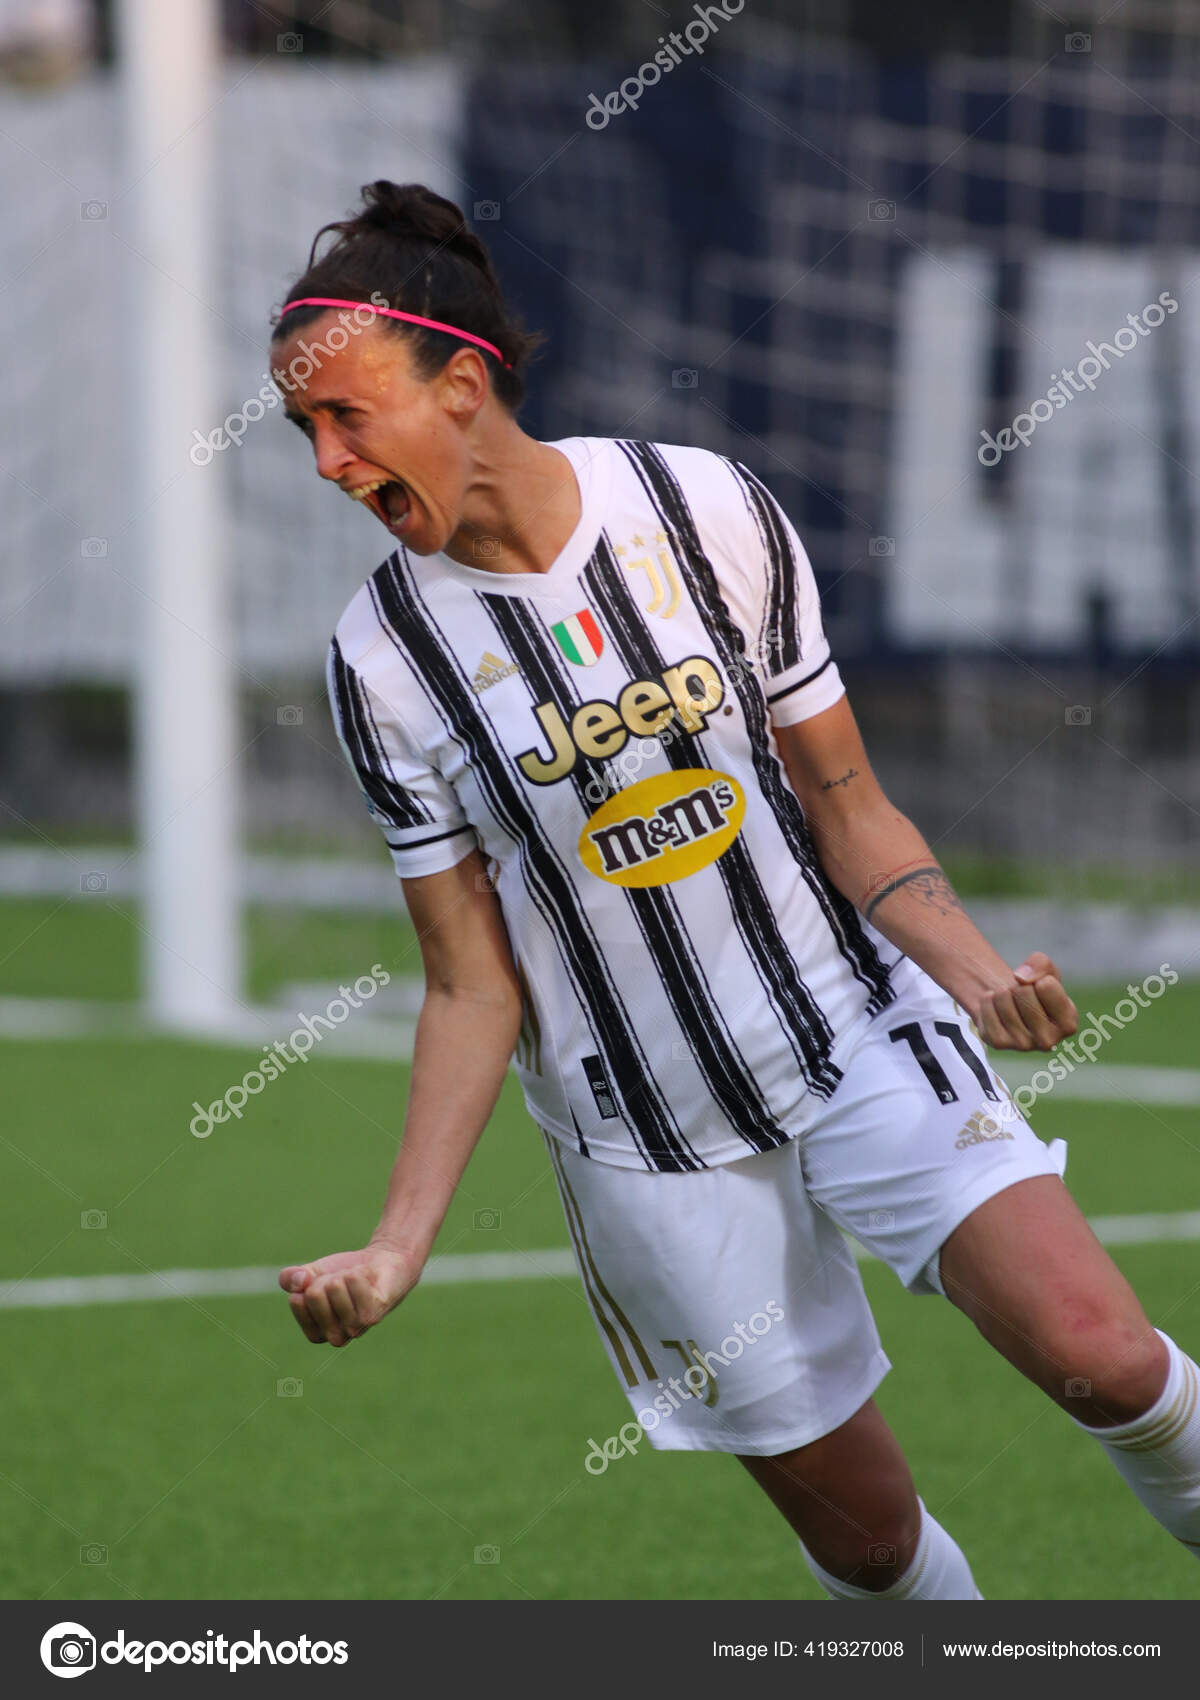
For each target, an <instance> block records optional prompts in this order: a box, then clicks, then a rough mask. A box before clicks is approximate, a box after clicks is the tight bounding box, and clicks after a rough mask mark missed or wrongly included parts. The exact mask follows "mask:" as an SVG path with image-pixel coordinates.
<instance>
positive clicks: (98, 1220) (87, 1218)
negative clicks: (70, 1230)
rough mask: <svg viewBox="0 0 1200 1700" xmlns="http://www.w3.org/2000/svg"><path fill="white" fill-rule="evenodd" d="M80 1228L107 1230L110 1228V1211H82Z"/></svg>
mask: <svg viewBox="0 0 1200 1700" xmlns="http://www.w3.org/2000/svg"><path fill="white" fill-rule="evenodd" d="M79 1226H80V1227H81V1228H107V1227H108V1211H107V1210H82V1211H80V1214H79Z"/></svg>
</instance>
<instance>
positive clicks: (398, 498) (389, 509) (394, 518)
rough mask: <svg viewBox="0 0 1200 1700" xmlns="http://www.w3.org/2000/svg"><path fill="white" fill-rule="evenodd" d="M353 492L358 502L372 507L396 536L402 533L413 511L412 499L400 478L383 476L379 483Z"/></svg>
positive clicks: (376, 515) (379, 518) (377, 517)
mask: <svg viewBox="0 0 1200 1700" xmlns="http://www.w3.org/2000/svg"><path fill="white" fill-rule="evenodd" d="M351 494H352V495H353V498H354V500H355V501H356V502H361V503H362V504H363V506H364V507H367V508H370V510H371V512H372V513H373V514H374V515H375V517H376V519H378V520H380V521H381V522H382V523H383V524H384V525H386V526H387V528H388V530H389V531H390V532H391V533H392V534H393V535H394V536H399V535H400V533H401V531H403V529H404V525H405V522H406V521H407V520H408V517H409V515H410V514H411V513H412V501H411V499H410V497H409V494H408V490H407V488H406V486H405V485H403V484H402V483H401V482H400V480H399V479H398V478H382V479H380V481H379V482H378V483H377V484H369V485H366V486H364V487H362V488H360V489H359V490H355V491H353V492H351Z"/></svg>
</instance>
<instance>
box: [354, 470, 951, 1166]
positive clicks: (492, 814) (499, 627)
mask: <svg viewBox="0 0 1200 1700" xmlns="http://www.w3.org/2000/svg"><path fill="white" fill-rule="evenodd" d="M552 446H553V447H555V448H557V449H559V450H560V451H561V452H562V453H563V454H564V455H565V456H567V458H568V459H569V460H570V462H571V464H572V466H573V467H574V469H575V473H576V476H577V478H578V481H579V486H580V492H581V496H582V510H583V511H582V514H581V517H580V520H579V524H578V526H577V527H576V529H575V531H574V533H573V535H572V536H571V538H570V540H569V541H568V543H567V545H566V547H565V548H564V549H563V551H562V553H561V554H560V555H559V556H558V558H557V559H556V560H555V561H554V563H553V564H552V566H551V567H550V569H549V570H548V571H547V572H545V573H503V574H501V573H493V572H489V571H487V570H486V568H481V567H471V566H462V565H460V564H459V563H457V562H455V561H452V560H450V559H449V558H447V557H446V556H443V555H438V556H432V557H428V558H424V559H422V558H409V556H408V555H407V553H406V551H405V550H404V549H403V548H402V547H401V548H400V549H398V550H397V551H396V553H395V554H393V555H392V556H391V557H390V558H389V559H388V560H387V561H385V562H384V563H383V565H382V566H381V567H379V569H378V570H377V571H376V572H375V574H374V575H373V577H372V578H371V579H370V580H369V581H368V583H367V584H366V585H364V586H363V588H362V589H361V590H360V591H359V593H358V594H357V596H355V598H354V599H353V601H352V602H351V603H350V606H349V607H348V608H347V610H346V612H345V614H344V615H343V617H342V619H341V621H340V623H339V625H338V627H337V632H336V635H335V637H334V640H333V644H332V646H331V650H330V657H329V689H330V698H331V701H332V704H333V710H334V717H335V721H336V723H337V727H338V731H339V734H340V737H341V739H342V743H343V745H344V747H345V750H346V753H347V756H348V758H349V760H350V762H351V765H352V766H353V768H354V770H355V772H356V774H357V776H358V780H359V783H360V784H361V786H362V789H363V792H364V794H365V796H366V800H367V807H368V808H369V810H370V811H371V813H372V815H373V816H374V818H375V820H376V821H377V822H378V824H379V825H380V826H381V827H382V829H383V833H384V837H385V839H386V841H387V844H388V846H389V848H390V849H391V853H392V856H393V859H394V861H395V864H396V869H397V872H398V873H399V874H400V875H401V876H402V877H404V878H411V877H414V876H421V875H425V874H432V873H436V872H438V871H440V870H442V869H445V868H450V867H453V866H454V865H455V863H456V862H458V861H459V860H461V858H462V857H463V856H464V855H466V854H467V853H468V852H469V851H470V850H471V849H472V848H474V847H475V846H476V845H478V846H479V847H480V848H481V849H482V851H483V853H484V854H485V856H486V857H487V859H488V864H489V869H490V872H491V875H492V878H493V880H494V883H495V888H496V891H497V893H498V896H499V900H500V903H501V906H502V909H503V913H504V919H505V924H506V927H507V931H508V935H509V940H510V943H511V946H512V952H513V957H514V960H515V962H516V966H517V971H518V975H519V979H520V983H521V987H522V993H523V997H524V1020H523V1025H522V1030H521V1034H520V1038H519V1041H518V1045H517V1051H516V1055H515V1059H514V1061H515V1066H516V1069H517V1072H518V1075H519V1077H520V1080H521V1083H522V1086H523V1088H524V1092H525V1098H526V1103H527V1105H528V1108H529V1111H530V1114H531V1115H532V1116H533V1117H534V1119H535V1121H537V1122H538V1123H539V1124H540V1125H541V1126H542V1127H543V1128H546V1129H548V1130H549V1131H550V1132H551V1133H553V1134H554V1135H555V1136H556V1137H557V1138H558V1139H560V1140H562V1141H564V1142H565V1143H566V1144H568V1145H570V1146H572V1147H573V1148H574V1149H576V1150H578V1151H579V1152H580V1153H581V1154H582V1155H584V1156H587V1157H591V1158H594V1159H597V1160H598V1161H600V1162H603V1163H611V1164H615V1165H617V1166H619V1167H625V1168H645V1169H652V1170H675V1171H683V1170H696V1169H703V1168H707V1167H709V1166H711V1165H714V1164H720V1163H727V1162H732V1161H734V1160H736V1159H737V1158H740V1157H746V1156H749V1155H751V1154H753V1153H754V1152H758V1151H765V1150H769V1149H770V1148H772V1147H774V1146H778V1145H780V1144H782V1143H783V1142H784V1141H786V1140H788V1139H791V1138H794V1137H796V1136H797V1135H799V1134H801V1133H803V1131H804V1129H805V1126H806V1120H807V1119H809V1118H811V1116H812V1114H813V1113H814V1111H815V1109H816V1107H817V1101H819V1100H824V1099H827V1098H828V1097H829V1096H830V1094H831V1093H832V1091H833V1090H834V1088H835V1086H836V1085H837V1083H838V1081H839V1080H840V1078H841V1067H840V1066H839V1062H840V1059H842V1058H843V1057H844V1055H845V1053H846V1052H847V1051H848V1049H849V1048H850V1047H851V1045H852V1044H853V1043H854V1041H855V1039H856V1037H857V1035H858V1034H859V1033H860V1032H861V1031H862V1029H863V1027H864V1025H865V1024H866V1023H868V1022H870V1021H871V1020H872V1019H873V1017H874V1016H875V1015H877V1014H878V1013H879V1012H880V1011H881V1010H882V1009H884V1008H885V1007H886V1006H887V1005H888V1004H890V1003H891V1002H892V1001H893V1000H894V998H895V997H896V995H897V990H898V988H899V987H900V985H901V984H902V983H903V982H904V980H905V977H906V975H907V973H908V972H910V971H911V972H914V973H915V972H918V971H917V970H916V968H915V965H914V964H911V963H910V962H909V961H908V959H907V958H905V957H903V956H901V955H900V954H899V953H898V952H897V951H896V949H895V947H894V946H891V945H889V944H888V943H887V941H886V940H885V939H884V938H883V937H882V935H881V934H879V933H878V932H877V931H876V930H875V929H874V928H873V927H871V926H870V925H869V924H868V923H866V922H865V921H863V920H862V918H861V917H860V916H859V914H858V912H857V910H856V909H855V908H854V907H853V905H852V904H851V903H850V902H849V901H848V900H847V899H846V898H845V897H843V896H842V895H841V894H840V893H839V892H837V891H836V890H835V889H834V888H833V886H832V885H831V884H830V883H829V882H828V880H827V879H826V878H825V877H824V875H823V873H822V870H821V868H820V866H819V864H818V861H817V857H816V853H815V851H814V847H813V841H812V838H811V836H810V833H809V830H808V827H807V824H806V822H805V817H804V812H803V810H802V809H801V806H800V803H799V801H798V800H797V797H796V795H795V793H794V791H793V790H792V789H791V787H790V785H789V783H788V780H787V777H786V774H785V772H784V769H783V766H782V763H781V761H780V758H779V755H778V752H777V748H776V744H775V739H774V735H773V727H777V726H783V725H789V724H792V723H794V722H797V721H800V720H804V719H806V718H808V717H809V716H811V715H814V714H817V713H820V712H821V710H823V709H825V708H828V707H830V706H831V705H832V704H833V703H834V702H836V701H837V700H838V698H839V697H841V695H842V694H843V686H842V683H841V680H840V678H839V676H838V672H837V668H836V666H835V664H834V662H833V660H832V659H831V657H830V653H829V646H828V644H827V642H826V640H825V636H824V634H823V632H822V629H821V618H820V607H819V603H818V599H817V592H816V586H815V583H814V580H813V576H812V570H811V568H810V566H809V563H808V558H807V556H806V555H805V552H804V549H803V547H802V546H801V544H800V541H799V539H798V538H797V537H796V534H795V532H794V531H793V530H792V527H791V525H790V524H789V522H788V520H787V519H786V518H785V516H784V514H783V513H782V511H781V510H780V508H779V507H778V506H777V504H776V503H775V501H774V499H773V498H772V497H771V496H770V494H769V493H768V492H767V491H766V490H765V489H764V487H763V486H762V485H761V484H760V483H759V482H758V481H757V479H755V478H754V477H753V476H752V475H751V474H750V473H749V472H748V471H746V469H745V468H744V467H741V466H738V465H736V464H734V463H733V462H731V461H728V460H726V459H724V458H722V457H720V456H718V455H715V454H712V453H709V452H708V451H707V450H703V449H694V448H678V447H668V446H665V445H661V444H653V443H639V442H623V441H610V440H608V439H604V438H570V439H568V440H566V441H563V442H559V443H555V444H553V445H552Z"/></svg>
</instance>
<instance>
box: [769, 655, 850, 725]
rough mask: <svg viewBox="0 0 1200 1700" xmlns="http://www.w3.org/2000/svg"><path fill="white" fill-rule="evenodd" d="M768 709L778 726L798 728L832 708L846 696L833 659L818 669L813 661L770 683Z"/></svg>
mask: <svg viewBox="0 0 1200 1700" xmlns="http://www.w3.org/2000/svg"><path fill="white" fill-rule="evenodd" d="M766 689H767V707H768V709H769V711H770V715H771V723H772V725H775V726H795V725H796V724H797V722H799V721H801V720H811V719H812V717H813V715H814V714H820V713H822V712H823V710H825V709H827V708H832V707H833V705H834V703H835V702H838V701H839V700H840V699H841V698H842V697H843V696H845V694H846V687H845V685H843V683H842V676H841V674H840V673H839V672H838V670H837V665H836V663H835V662H834V659H833V657H832V655H826V657H825V659H824V660H823V661H821V662H818V664H817V665H816V666H815V667H814V666H813V665H812V660H811V657H810V658H809V659H808V660H807V661H805V662H803V663H802V664H801V665H800V666H799V667H793V668H792V669H791V670H790V672H787V673H783V674H780V676H779V677H778V678H776V679H769V680H768V681H767V687H766Z"/></svg>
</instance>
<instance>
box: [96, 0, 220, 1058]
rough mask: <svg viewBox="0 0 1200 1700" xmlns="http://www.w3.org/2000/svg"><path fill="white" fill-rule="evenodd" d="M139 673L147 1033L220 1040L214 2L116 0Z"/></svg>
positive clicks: (124, 317)
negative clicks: (196, 450)
mask: <svg viewBox="0 0 1200 1700" xmlns="http://www.w3.org/2000/svg"><path fill="white" fill-rule="evenodd" d="M118 54H119V83H120V105H121V109H122V132H123V133H122V165H123V171H122V177H123V192H124V195H126V196H128V197H129V203H130V206H129V211H130V214H131V221H132V241H131V251H130V253H129V256H128V279H127V281H128V297H127V312H126V313H124V314H123V315H122V316H121V323H122V326H123V328H124V329H125V330H126V331H127V332H128V337H129V346H128V359H127V360H126V361H124V362H123V363H122V370H123V371H125V372H127V373H128V375H129V380H128V381H129V391H128V393H127V395H126V396H125V397H124V398H122V399H123V402H124V406H123V408H122V410H121V411H122V414H123V416H124V417H125V418H126V419H127V420H128V421H130V428H129V440H128V445H127V446H128V450H129V478H130V511H131V512H132V513H133V515H134V516H135V517H134V530H135V532H136V539H137V541H136V546H135V559H136V562H137V574H138V585H139V589H140V592H141V594H140V596H139V598H138V601H139V606H140V630H139V633H138V642H137V646H136V649H137V661H136V672H135V678H134V688H135V704H136V706H135V732H136V751H137V761H136V767H137V809H138V840H139V848H140V852H141V859H142V868H143V881H142V889H143V892H144V910H143V927H144V933H143V938H144V951H143V964H144V981H143V985H144V993H145V1000H146V1006H147V1011H148V1013H149V1015H150V1016H151V1018H152V1019H153V1020H154V1021H156V1022H157V1023H159V1024H161V1025H164V1026H167V1027H171V1028H175V1029H181V1030H192V1031H201V1030H204V1029H205V1028H212V1027H226V1026H228V1024H229V1023H230V1021H231V1018H232V1017H233V1015H234V1012H235V1009H236V1006H237V1002H238V998H239V993H240V990H241V984H240V982H241V972H240V946H239V934H240V927H239V916H238V905H237V899H236V815H237V801H236V799H237V761H236V743H235V739H236V729H235V716H236V702H237V696H236V688H235V676H234V668H233V660H232V656H233V647H234V635H233V623H232V618H231V613H230V607H229V573H228V563H227V560H226V544H225V538H226V531H227V525H226V517H227V516H226V513H225V496H224V491H225V487H226V486H225V469H224V468H223V467H222V466H221V465H220V463H219V461H218V462H217V463H215V464H212V465H208V466H203V467H197V466H195V465H194V464H193V463H192V462H191V461H190V460H189V458H188V452H187V451H188V444H189V443H190V442H192V441H193V440H194V439H193V437H192V432H193V430H194V429H195V428H199V429H200V430H201V431H202V432H205V431H208V430H209V429H210V427H211V425H212V423H213V422H214V421H215V420H216V419H218V418H219V417H220V413H221V412H223V411H224V408H219V399H220V395H221V390H220V379H219V374H220V373H221V371H222V365H223V361H222V352H223V351H222V347H221V342H220V339H219V337H218V334H217V333H218V328H219V320H218V317H217V311H216V309H217V303H218V302H219V300H220V296H221V291H220V280H219V276H218V267H219V241H218V235H217V222H216V205H215V198H214V190H215V177H216V160H215V152H216V146H217V135H218V130H217V125H216V123H215V122H214V119H213V108H214V106H215V105H216V104H217V103H218V102H219V99H220V92H221V91H220V88H219V84H218V72H219V65H220V15H219V4H218V0H170V4H169V5H164V4H163V0H120V3H119V7H118Z"/></svg>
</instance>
